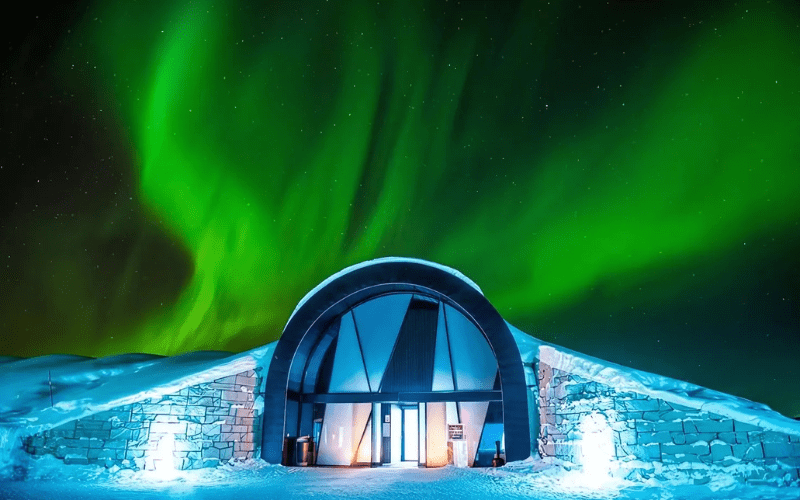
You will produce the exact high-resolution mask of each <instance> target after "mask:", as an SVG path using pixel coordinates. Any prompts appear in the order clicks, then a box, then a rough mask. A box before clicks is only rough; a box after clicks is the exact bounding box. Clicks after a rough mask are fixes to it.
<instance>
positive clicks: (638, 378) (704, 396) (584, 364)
mask: <svg viewBox="0 0 800 500" xmlns="http://www.w3.org/2000/svg"><path fill="white" fill-rule="evenodd" d="M506 324H507V325H508V327H509V329H510V330H511V334H512V335H513V336H514V339H515V340H516V343H517V347H518V348H519V351H520V355H521V356H522V362H523V363H525V364H532V363H534V362H535V361H537V360H541V361H543V362H545V363H547V364H548V365H550V366H552V367H553V368H557V369H559V370H562V371H566V372H569V373H573V374H575V375H579V376H581V377H584V378H587V379H590V380H593V381H595V382H600V383H602V384H605V385H608V386H610V387H614V388H615V389H617V390H618V391H620V392H626V391H631V392H637V393H639V394H645V395H647V396H650V397H652V398H657V399H663V400H664V401H667V402H669V403H676V404H679V405H683V406H687V407H690V408H695V409H698V410H704V411H708V412H711V413H716V414H719V415H722V416H725V417H728V418H731V419H734V420H738V421H739V422H744V423H748V424H752V425H756V426H758V427H761V428H763V429H765V430H770V431H776V432H782V433H786V434H792V435H796V436H800V421H797V420H794V419H791V418H789V417H786V416H784V415H781V414H780V413H778V412H776V411H774V410H772V409H771V408H770V407H769V406H767V405H765V404H762V403H756V402H754V401H750V400H749V399H745V398H741V397H738V396H734V395H731V394H726V393H723V392H719V391H715V390H712V389H707V388H705V387H701V386H699V385H694V384H691V383H689V382H684V381H682V380H676V379H672V378H669V377H664V376H662V375H657V374H655V373H649V372H645V371H641V370H636V369H633V368H628V367H626V366H622V365H618V364H616V363H612V362H610V361H604V360H601V359H597V358H594V357H592V356H587V355H585V354H580V353H577V352H575V351H572V350H570V349H567V348H565V347H560V346H556V345H553V344H550V343H547V342H544V341H541V340H539V339H536V338H533V337H531V336H530V335H528V334H527V333H525V332H523V331H522V330H520V329H518V328H516V327H515V326H513V325H511V324H510V323H508V322H506Z"/></svg>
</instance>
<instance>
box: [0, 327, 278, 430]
mask: <svg viewBox="0 0 800 500" xmlns="http://www.w3.org/2000/svg"><path fill="white" fill-rule="evenodd" d="M275 344H276V343H275V342H273V343H271V344H267V345H265V346H262V347H258V348H256V349H252V350H250V351H246V352H243V353H239V354H232V353H229V352H222V351H198V352H192V353H188V354H183V355H180V356H172V357H164V356H155V355H151V354H123V355H117V356H109V357H106V358H87V357H83V356H67V355H51V356H40V357H36V358H28V359H10V360H7V361H6V362H4V363H2V364H0V429H3V428H6V429H7V430H8V429H12V428H24V429H25V432H24V435H30V434H35V433H37V432H41V431H42V430H45V429H49V428H51V427H56V426H58V425H61V424H63V423H65V422H68V421H70V420H75V419H78V418H81V417H84V416H86V415H91V414H93V413H97V412H100V411H104V410H108V409H111V408H114V407H116V406H121V405H126V404H130V403H134V402H137V401H141V400H143V399H148V398H153V397H159V396H161V395H164V394H169V393H173V392H177V391H179V390H181V389H183V388H184V387H188V386H191V385H195V384H199V383H201V382H208V381H209V380H214V379H217V378H222V377H225V376H228V375H231V374H234V373H240V372H244V371H247V370H253V369H255V368H256V367H258V366H267V365H268V364H269V360H270V358H271V356H272V353H273V351H274V350H275Z"/></svg>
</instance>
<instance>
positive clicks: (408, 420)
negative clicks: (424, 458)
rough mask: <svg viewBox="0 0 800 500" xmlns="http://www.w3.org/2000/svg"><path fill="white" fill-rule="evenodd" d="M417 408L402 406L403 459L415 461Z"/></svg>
mask: <svg viewBox="0 0 800 500" xmlns="http://www.w3.org/2000/svg"><path fill="white" fill-rule="evenodd" d="M418 449H419V410H418V409H417V407H416V406H415V407H413V408H403V460H404V461H406V462H410V461H414V462H416V461H417V460H418V459H419V457H418V455H417V450H418Z"/></svg>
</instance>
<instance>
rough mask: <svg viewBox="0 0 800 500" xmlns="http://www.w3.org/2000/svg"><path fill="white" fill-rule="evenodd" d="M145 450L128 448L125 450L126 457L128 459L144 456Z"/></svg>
mask: <svg viewBox="0 0 800 500" xmlns="http://www.w3.org/2000/svg"><path fill="white" fill-rule="evenodd" d="M144 453H145V450H133V449H130V448H128V449H127V450H125V458H126V459H128V460H131V459H135V458H144Z"/></svg>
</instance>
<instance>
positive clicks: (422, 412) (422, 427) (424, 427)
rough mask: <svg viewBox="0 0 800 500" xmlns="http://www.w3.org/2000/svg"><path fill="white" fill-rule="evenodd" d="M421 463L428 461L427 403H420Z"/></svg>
mask: <svg viewBox="0 0 800 500" xmlns="http://www.w3.org/2000/svg"><path fill="white" fill-rule="evenodd" d="M418 413H419V440H418V441H419V463H421V464H425V463H426V462H427V455H428V454H427V450H426V445H425V435H426V434H427V432H428V429H427V427H428V426H427V425H426V424H427V422H426V421H425V403H419V412H418Z"/></svg>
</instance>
